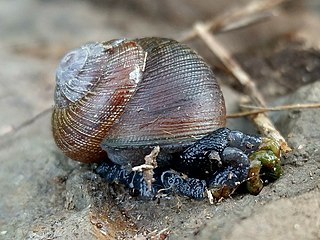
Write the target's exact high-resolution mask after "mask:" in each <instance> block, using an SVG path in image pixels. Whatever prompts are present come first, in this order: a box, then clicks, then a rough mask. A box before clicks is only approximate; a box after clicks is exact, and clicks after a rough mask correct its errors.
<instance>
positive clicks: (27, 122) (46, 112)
mask: <svg viewBox="0 0 320 240" xmlns="http://www.w3.org/2000/svg"><path fill="white" fill-rule="evenodd" d="M51 111H52V107H49V108H46V109H44V110H42V111H41V112H39V113H38V114H36V115H35V116H34V117H32V118H29V119H27V120H26V121H24V122H23V123H21V124H20V125H19V126H17V127H12V128H11V129H10V131H7V132H6V133H4V134H2V135H0V138H2V137H4V136H7V135H10V134H13V133H15V132H18V131H20V130H21V129H23V128H24V127H26V126H28V125H30V124H32V123H33V122H35V121H36V120H37V119H39V118H41V117H42V116H44V115H46V114H48V113H49V112H51Z"/></svg>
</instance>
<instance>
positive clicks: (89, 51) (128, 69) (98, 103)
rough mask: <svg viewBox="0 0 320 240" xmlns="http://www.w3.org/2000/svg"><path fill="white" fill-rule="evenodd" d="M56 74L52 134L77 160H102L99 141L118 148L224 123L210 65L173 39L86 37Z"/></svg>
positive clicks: (195, 133) (184, 137) (177, 138)
mask: <svg viewBox="0 0 320 240" xmlns="http://www.w3.org/2000/svg"><path fill="white" fill-rule="evenodd" d="M56 82H57V85H56V92H55V107H54V111H53V115H52V128H53V135H54V138H55V141H56V143H57V145H58V146H59V147H60V148H61V149H62V151H63V152H64V153H65V154H66V155H67V156H68V157H70V158H72V159H74V160H78V161H83V162H93V161H99V160H101V159H102V158H104V157H105V152H104V151H103V150H102V149H101V147H100V145H101V143H102V145H103V147H112V148H117V149H118V148H120V149H121V148H128V147H131V146H133V147H137V146H138V147H140V146H152V145H153V146H155V145H162V146H164V145H174V144H185V143H191V142H193V141H195V140H196V139H197V138H200V137H202V136H204V135H206V134H208V133H209V132H212V131H213V130H215V129H217V128H218V127H221V126H224V125H225V105H224V99H223V96H222V93H221V90H220V87H219V85H218V83H217V81H216V79H215V77H214V74H213V72H212V71H211V70H210V67H209V66H208V65H207V64H206V63H205V62H204V60H203V59H202V58H201V57H199V56H198V55H197V54H196V53H195V52H194V51H193V50H191V49H190V48H189V47H187V46H185V45H183V44H180V43H178V42H176V41H174V40H170V39H163V38H143V39H135V40H132V41H129V40H113V41H109V42H103V43H90V44H86V45H84V46H82V47H81V48H78V49H76V50H73V51H71V52H70V53H68V54H67V55H66V56H65V57H64V58H63V59H62V61H61V63H60V65H59V66H58V69H57V74H56Z"/></svg>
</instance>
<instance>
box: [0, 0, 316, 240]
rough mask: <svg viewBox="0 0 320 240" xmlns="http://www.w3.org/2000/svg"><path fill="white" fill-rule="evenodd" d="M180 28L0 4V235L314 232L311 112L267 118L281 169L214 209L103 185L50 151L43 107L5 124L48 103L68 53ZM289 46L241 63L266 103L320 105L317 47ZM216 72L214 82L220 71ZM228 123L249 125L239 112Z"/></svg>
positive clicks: (294, 235) (38, 4)
mask: <svg viewBox="0 0 320 240" xmlns="http://www.w3.org/2000/svg"><path fill="white" fill-rule="evenodd" d="M70 10H73V11H70ZM128 14H129V15H128ZM123 15H125V16H127V17H128V19H130V21H129V22H130V24H128V20H126V19H124V18H123ZM313 23H314V22H313ZM310 25H312V24H310ZM129 26H130V27H129ZM177 26H180V27H181V31H182V29H183V25H178V24H177ZM317 26H318V25H317ZM260 27H261V28H262V26H260ZM178 28H179V27H176V26H171V25H170V24H168V23H166V22H164V20H159V19H158V20H156V21H154V22H152V21H150V19H146V18H144V17H142V16H141V15H139V14H135V13H133V12H130V11H129V12H128V11H127V10H121V9H110V10H108V9H100V10H97V8H95V7H93V6H92V5H90V4H86V3H83V2H73V1H70V2H64V1H56V2H55V1H36V0H34V1H28V2H27V1H3V2H0V34H1V41H0V48H1V51H0V56H1V57H0V63H1V66H2V67H1V70H0V109H1V112H2V114H0V135H1V137H0V164H1V167H0V196H1V199H0V239H96V238H98V239H128V238H136V239H145V238H149V239H152V238H153V239H159V238H160V239H161V237H162V239H163V238H164V237H166V236H167V239H234V238H238V239H269V238H270V239H319V238H320V230H319V229H320V217H319V216H320V200H319V194H320V190H319V189H320V185H319V184H320V181H319V180H320V150H319V149H320V147H319V144H320V141H319V139H320V127H319V124H318V121H319V119H320V111H319V110H318V109H315V110H304V111H297V110H294V111H293V110H292V111H287V112H282V113H281V114H280V113H275V114H273V115H272V117H273V120H274V122H275V123H276V125H277V127H278V128H279V129H280V130H281V131H282V133H283V134H284V136H285V137H286V138H287V139H288V141H289V144H290V146H292V147H293V149H294V151H293V152H292V153H291V154H290V155H289V156H288V158H284V159H283V170H284V174H283V176H282V177H281V178H280V179H279V180H278V181H276V182H274V183H271V184H269V185H268V186H266V187H265V188H264V189H263V191H262V192H261V193H260V194H259V195H258V196H251V195H248V194H238V195H234V196H232V198H229V199H225V200H223V201H221V202H219V203H216V204H214V205H210V204H209V203H208V202H207V201H193V200H190V199H185V198H182V197H176V196H173V197H171V198H170V199H161V200H160V201H159V202H158V201H150V202H146V201H141V200H137V199H133V198H131V197H130V196H129V195H128V194H127V192H126V191H125V190H123V189H121V188H119V187H115V186H109V185H108V184H105V183H104V182H102V181H101V180H100V179H99V177H98V176H96V175H94V174H93V173H92V168H93V167H94V166H90V165H84V164H80V163H76V162H73V161H70V160H68V159H66V158H65V157H64V156H63V155H62V154H61V153H60V152H59V150H58V149H57V148H56V147H55V145H54V143H53V140H52V136H51V130H50V113H46V114H44V115H43V116H41V117H40V118H38V119H37V120H36V121H34V122H32V123H30V124H28V125H26V126H25V127H23V128H21V129H20V130H19V131H16V132H12V129H14V128H15V127H17V126H19V125H20V124H22V123H24V122H25V121H26V120H28V119H30V118H32V117H33V116H35V115H36V114H37V113H39V112H40V111H42V110H43V109H46V108H47V107H49V106H50V105H52V95H53V86H54V69H55V66H56V64H57V62H58V59H59V58H60V56H61V55H62V54H63V53H64V52H65V51H66V50H67V49H70V48H73V47H75V46H78V45H79V44H82V43H83V42H86V41H92V40H105V39H111V38H115V37H120V36H142V35H143V36H145V35H149V36H150V35H158V36H177V31H178ZM179 32H180V29H179ZM313 32H316V31H313ZM315 39H316V38H315ZM285 41H289V39H288V38H285ZM276 42H278V41H276ZM288 45H291V44H288V42H285V43H284V44H283V43H282V44H279V46H277V47H275V48H271V49H269V50H268V51H267V53H265V52H264V51H262V53H261V52H259V51H258V52H257V53H256V54H252V53H251V52H250V53H248V52H246V51H243V52H242V53H241V56H240V59H241V63H242V64H243V66H245V68H246V70H247V71H248V72H249V73H250V74H251V75H252V76H254V77H255V79H257V81H258V84H259V88H260V89H262V90H263V93H264V94H265V96H266V97H267V98H269V99H271V98H272V99H273V100H276V103H275V104H289V103H302V102H303V103H305V102H320V81H319V72H320V69H319V66H320V64H319V61H320V60H319V59H320V58H319V51H318V50H317V49H313V48H311V47H308V46H303V45H301V44H297V45H294V46H293V47H288ZM265 51H266V50H265ZM298 60H299V61H298ZM291 66H293V67H291ZM257 69H260V71H257ZM217 73H218V76H219V80H220V81H221V82H225V81H226V79H229V78H230V76H228V74H226V73H225V72H223V71H221V70H219V69H218V70H217ZM269 76H270V77H269ZM283 79H285V81H286V82H285V84H283V81H282V80H283ZM266 81H268V82H267V83H266ZM280 84H281V86H280ZM293 86H294V87H293ZM223 89H224V94H225V97H226V99H227V101H228V111H230V112H231V111H236V109H235V108H234V106H236V105H237V103H238V101H239V97H240V96H239V95H238V93H236V92H235V91H234V90H231V89H230V88H229V87H225V86H224V87H223ZM289 93H290V94H289ZM284 94H289V95H288V96H286V97H280V96H279V95H284ZM228 124H229V126H231V127H232V128H237V129H246V131H253V130H252V127H249V128H251V129H248V126H251V125H249V123H248V121H246V120H244V119H236V120H232V121H229V123H228ZM6 133H7V134H6Z"/></svg>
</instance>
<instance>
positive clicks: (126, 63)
mask: <svg viewBox="0 0 320 240" xmlns="http://www.w3.org/2000/svg"><path fill="white" fill-rule="evenodd" d="M145 54H146V53H145V51H144V50H143V49H142V48H141V47H140V46H139V45H137V44H136V43H135V42H132V41H124V40H123V41H119V40H114V41H109V42H104V43H89V44H86V45H84V46H82V47H81V48H78V49H75V50H73V51H71V52H70V53H68V54H66V56H65V57H64V58H63V59H62V61H61V63H60V65H59V66H58V68H57V74H56V90H55V107H54V110H53V115H52V129H53V135H54V139H55V141H56V143H57V145H58V146H59V147H60V148H61V149H62V151H63V152H64V153H65V154H66V155H67V156H68V157H70V158H72V159H74V160H79V161H83V162H92V161H98V160H100V159H101V158H102V157H104V156H105V153H104V151H102V149H101V148H100V143H101V141H102V139H103V138H105V136H106V134H107V132H108V129H109V128H110V127H111V126H112V125H113V123H114V121H116V120H117V119H119V117H120V116H121V115H122V113H123V111H124V108H125V105H126V104H127V102H128V101H129V100H130V98H131V97H132V95H133V94H134V92H135V91H136V87H137V84H138V83H139V81H140V80H141V79H142V71H143V69H144V64H145ZM106 86H107V87H106Z"/></svg>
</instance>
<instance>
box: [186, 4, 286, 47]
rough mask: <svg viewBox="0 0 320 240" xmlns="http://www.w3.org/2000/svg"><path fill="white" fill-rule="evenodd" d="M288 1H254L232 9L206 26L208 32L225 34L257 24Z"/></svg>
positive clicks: (188, 36)
mask: <svg viewBox="0 0 320 240" xmlns="http://www.w3.org/2000/svg"><path fill="white" fill-rule="evenodd" d="M285 1H288V0H261V1H253V2H250V3H249V4H247V5H246V6H244V7H241V8H237V9H232V10H231V11H229V12H226V13H224V14H222V15H220V16H218V17H216V18H214V19H213V20H211V21H209V22H207V23H205V24H204V28H205V30H206V31H211V32H224V31H230V30H235V29H238V28H242V27H246V26H249V25H251V24H255V23H257V22H260V21H262V20H265V19H266V18H269V17H271V16H273V15H274V11H275V7H277V6H278V5H280V4H281V3H283V2H285ZM197 35H198V33H197V30H195V29H192V30H190V31H189V32H187V33H185V34H184V35H183V36H182V38H181V39H180V41H182V42H186V41H189V40H192V39H193V38H195V37H197Z"/></svg>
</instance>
